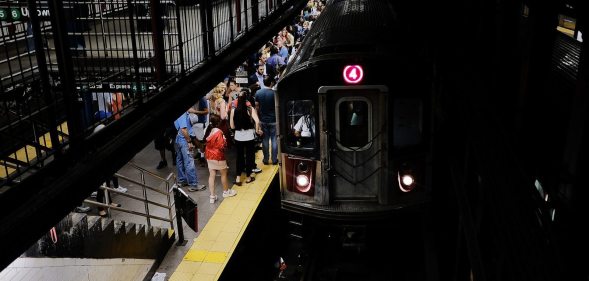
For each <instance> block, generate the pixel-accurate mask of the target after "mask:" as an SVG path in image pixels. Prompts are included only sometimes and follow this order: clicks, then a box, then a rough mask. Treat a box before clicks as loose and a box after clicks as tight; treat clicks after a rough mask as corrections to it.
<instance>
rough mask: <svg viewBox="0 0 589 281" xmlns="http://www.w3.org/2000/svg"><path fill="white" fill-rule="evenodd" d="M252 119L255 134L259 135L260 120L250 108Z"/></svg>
mask: <svg viewBox="0 0 589 281" xmlns="http://www.w3.org/2000/svg"><path fill="white" fill-rule="evenodd" d="M252 119H254V123H255V128H256V133H257V134H258V135H260V134H261V133H262V128H261V127H260V118H258V113H256V111H255V110H254V109H253V108H252Z"/></svg>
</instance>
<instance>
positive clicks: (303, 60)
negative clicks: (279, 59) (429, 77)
mask: <svg viewBox="0 0 589 281" xmlns="http://www.w3.org/2000/svg"><path fill="white" fill-rule="evenodd" d="M398 31H399V29H398V23H397V19H396V13H395V10H394V8H393V6H392V5H391V3H390V2H389V1H384V0H335V1H331V2H330V3H328V4H327V6H326V8H325V9H324V10H323V12H322V13H321V15H320V16H319V18H318V19H317V20H316V21H315V22H314V23H313V25H312V27H311V30H310V32H309V34H307V36H306V37H305V40H304V41H303V43H302V44H301V49H300V50H299V51H298V52H297V54H296V56H295V57H294V59H293V62H292V63H291V64H290V65H289V67H288V69H287V73H289V72H291V71H296V69H298V68H301V67H304V66H305V65H307V64H308V62H311V61H314V60H320V59H325V58H326V57H332V58H333V57H342V56H347V55H350V54H351V53H356V54H361V55H363V56H369V55H373V56H387V55H389V53H390V52H392V51H393V50H394V49H395V46H394V45H395V41H397V40H403V39H401V38H400V37H401V36H399V35H400V34H399V33H398Z"/></svg>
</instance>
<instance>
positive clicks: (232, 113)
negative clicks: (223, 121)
mask: <svg viewBox="0 0 589 281" xmlns="http://www.w3.org/2000/svg"><path fill="white" fill-rule="evenodd" d="M233 116H235V108H232V109H231V118H229V126H230V127H231V129H233V130H235V123H234V122H233Z"/></svg>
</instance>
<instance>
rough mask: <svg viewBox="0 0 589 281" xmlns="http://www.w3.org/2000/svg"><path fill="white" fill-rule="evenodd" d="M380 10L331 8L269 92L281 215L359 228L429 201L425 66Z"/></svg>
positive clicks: (346, 5) (380, 5)
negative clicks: (273, 94)
mask: <svg viewBox="0 0 589 281" xmlns="http://www.w3.org/2000/svg"><path fill="white" fill-rule="evenodd" d="M395 15H396V13H395V8H394V7H393V6H392V4H391V3H389V2H388V1H369V0H352V1H332V2H330V3H327V7H326V9H325V10H324V11H323V12H322V14H321V16H320V17H319V18H318V19H317V20H316V21H315V23H314V24H313V26H312V28H311V31H310V32H309V34H308V35H307V36H306V37H305V40H304V42H303V43H302V44H301V48H300V49H299V50H298V51H297V53H296V55H295V56H294V57H293V59H292V61H291V62H289V65H288V67H287V69H286V71H285V73H284V74H283V76H282V78H281V79H280V82H279V83H278V85H277V106H278V108H279V110H278V126H279V135H280V137H279V139H280V146H279V147H280V155H279V156H280V160H281V163H282V165H281V167H280V183H281V193H282V207H283V209H286V210H288V211H293V212H297V213H302V214H305V215H310V216H313V217H318V218H323V219H333V220H366V219H372V218H379V217H383V216H387V215H391V214H394V213H395V212H397V211H398V210H401V209H404V208H409V207H418V206H421V205H422V204H423V203H425V202H427V201H428V200H429V197H430V193H431V154H432V151H431V147H432V146H431V143H432V134H431V132H432V127H433V124H432V94H433V90H432V89H433V87H432V69H433V67H432V65H431V62H430V60H429V58H428V56H427V51H425V50H426V48H425V47H423V44H421V43H419V42H420V41H419V40H417V39H416V38H417V34H410V33H409V32H407V31H405V29H404V28H403V26H402V25H400V24H399V23H398V21H397V18H396V16H395Z"/></svg>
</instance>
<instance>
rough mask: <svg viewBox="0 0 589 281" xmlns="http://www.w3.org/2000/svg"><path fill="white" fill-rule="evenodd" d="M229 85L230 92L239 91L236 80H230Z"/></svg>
mask: <svg viewBox="0 0 589 281" xmlns="http://www.w3.org/2000/svg"><path fill="white" fill-rule="evenodd" d="M227 85H228V89H229V92H233V91H235V90H236V89H237V82H235V79H229V82H227Z"/></svg>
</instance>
